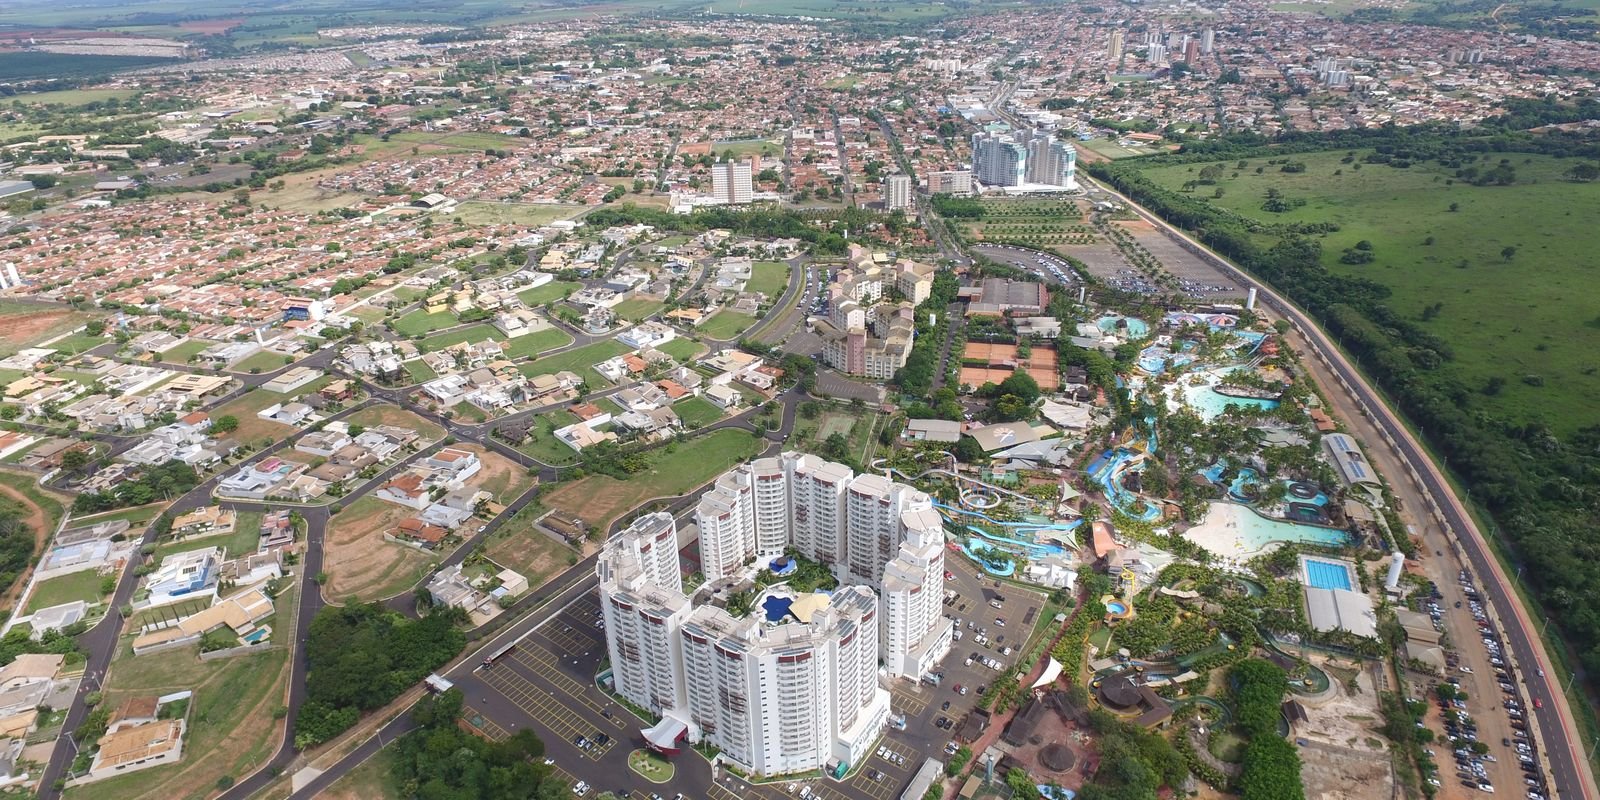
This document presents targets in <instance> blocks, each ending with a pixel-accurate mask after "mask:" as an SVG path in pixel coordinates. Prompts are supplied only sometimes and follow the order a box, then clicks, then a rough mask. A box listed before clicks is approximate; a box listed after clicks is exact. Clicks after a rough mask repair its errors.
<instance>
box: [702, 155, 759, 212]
mask: <svg viewBox="0 0 1600 800" xmlns="http://www.w3.org/2000/svg"><path fill="white" fill-rule="evenodd" d="M711 196H712V197H715V198H716V199H718V200H721V201H722V202H724V203H728V204H730V205H742V204H746V203H749V202H750V201H751V200H752V199H753V198H754V196H755V184H754V182H753V181H752V173H751V171H750V162H749V161H743V160H740V161H718V162H717V163H715V164H712V165H711Z"/></svg>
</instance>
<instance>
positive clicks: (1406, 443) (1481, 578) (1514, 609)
mask: <svg viewBox="0 0 1600 800" xmlns="http://www.w3.org/2000/svg"><path fill="white" fill-rule="evenodd" d="M1096 185H1097V186H1099V184H1096ZM1100 188H1101V189H1103V190H1105V191H1107V192H1108V193H1110V194H1114V195H1116V196H1117V197H1119V198H1121V199H1122V200H1123V202H1125V203H1127V204H1128V206H1129V208H1132V209H1133V210H1134V211H1135V212H1136V213H1138V214H1139V215H1140V216H1141V217H1144V218H1145V219H1146V220H1147V221H1149V222H1151V223H1152V224H1154V225H1156V226H1157V228H1158V229H1160V230H1162V231H1163V232H1165V233H1166V234H1167V235H1168V236H1169V237H1173V238H1175V240H1177V241H1179V242H1180V243H1181V244H1183V246H1184V247H1185V248H1186V249H1188V250H1189V251H1190V252H1192V253H1195V254H1196V255H1199V256H1200V257H1202V258H1205V259H1207V260H1208V261H1210V262H1211V263H1212V265H1213V266H1215V267H1217V268H1218V269H1219V270H1221V271H1222V272H1223V273H1224V274H1226V275H1228V276H1229V277H1231V278H1233V279H1234V280H1236V281H1238V282H1239V285H1240V286H1245V287H1250V286H1254V287H1256V289H1257V293H1258V298H1259V301H1260V302H1261V303H1262V304H1264V305H1266V306H1267V307H1269V308H1271V309H1272V310H1273V311H1274V312H1276V313H1277V314H1279V315H1280V316H1282V317H1284V318H1285V319H1288V320H1289V321H1290V322H1292V323H1293V324H1294V325H1295V328H1296V331H1297V332H1298V333H1299V334H1300V335H1301V336H1303V337H1304V338H1305V339H1306V340H1307V342H1308V343H1310V344H1311V345H1312V346H1313V347H1314V348H1315V350H1316V351H1317V353H1318V355H1319V356H1320V361H1307V363H1308V364H1309V365H1311V366H1312V367H1313V368H1318V367H1321V368H1323V369H1325V370H1326V371H1329V372H1331V373H1332V375H1333V376H1334V377H1335V378H1336V379H1337V380H1338V382H1339V385H1340V387H1341V388H1343V389H1344V390H1345V391H1346V392H1347V393H1348V394H1349V395H1351V396H1352V397H1353V398H1354V399H1355V400H1356V401H1357V403H1358V404H1359V405H1360V407H1361V409H1362V410H1363V411H1364V412H1365V415H1366V418H1367V419H1368V420H1370V421H1371V422H1372V423H1373V424H1374V425H1375V426H1377V427H1378V428H1379V429H1380V430H1381V432H1382V436H1383V441H1384V442H1386V443H1388V444H1389V446H1390V447H1391V448H1393V449H1394V451H1395V452H1396V453H1397V454H1398V455H1399V456H1400V458H1401V459H1402V460H1403V461H1404V463H1405V464H1406V466H1407V467H1408V470H1409V477H1410V479H1411V480H1412V481H1414V482H1415V483H1416V484H1417V485H1418V486H1419V487H1420V488H1422V489H1423V490H1425V492H1426V495H1427V499H1428V501H1429V504H1428V505H1429V510H1430V511H1431V512H1432V514H1433V516H1434V517H1435V518H1436V519H1437V520H1438V521H1439V522H1440V523H1441V524H1442V525H1443V527H1444V533H1445V534H1446V536H1447V537H1448V538H1449V540H1450V541H1451V543H1452V544H1453V545H1454V546H1457V547H1459V548H1460V552H1461V554H1462V556H1463V557H1464V558H1465V559H1466V560H1467V562H1468V563H1469V564H1470V565H1471V569H1472V572H1473V574H1474V576H1475V577H1476V578H1477V579H1478V582H1479V587H1480V589H1481V590H1482V591H1483V592H1484V593H1485V594H1486V595H1487V597H1488V598H1489V600H1490V602H1491V603H1492V604H1493V607H1494V608H1496V609H1497V610H1498V612H1499V618H1500V622H1501V625H1502V628H1503V633H1504V634H1505V640H1506V647H1507V648H1508V650H1509V652H1510V653H1511V654H1512V656H1513V657H1514V658H1515V662H1514V663H1515V664H1517V665H1518V666H1519V667H1520V668H1521V670H1522V672H1523V679H1524V681H1525V689H1526V691H1527V693H1528V695H1529V697H1530V699H1531V700H1532V701H1534V707H1533V708H1532V709H1530V710H1531V712H1532V714H1533V717H1534V719H1535V720H1536V721H1537V724H1538V729H1539V732H1540V735H1541V736H1542V738H1543V741H1542V744H1543V745H1544V752H1545V754H1546V756H1547V758H1548V759H1549V763H1550V777H1551V780H1552V782H1553V783H1554V785H1555V792H1556V796H1558V797H1562V798H1567V800H1577V799H1578V798H1583V799H1584V800H1593V798H1595V797H1596V796H1597V793H1596V790H1595V781H1594V775H1593V771H1592V769H1591V767H1590V765H1589V762H1588V759H1587V758H1586V757H1585V754H1584V752H1583V745H1582V744H1581V742H1580V741H1579V739H1578V734H1577V726H1576V725H1575V724H1574V722H1573V716H1572V711H1571V708H1570V707H1569V706H1568V705H1567V699H1566V695H1565V694H1564V693H1562V692H1561V691H1560V689H1559V687H1558V686H1556V685H1555V684H1554V683H1553V681H1555V680H1559V678H1556V677H1554V675H1555V673H1554V671H1553V668H1552V667H1551V661H1550V659H1549V658H1548V656H1547V655H1546V654H1545V652H1544V642H1543V641H1542V640H1541V639H1540V638H1539V637H1538V636H1537V635H1536V633H1535V631H1534V627H1533V623H1532V618H1531V617H1530V615H1529V612H1528V610H1527V609H1525V608H1524V607H1523V605H1522V601H1521V599H1520V598H1519V597H1518V596H1517V595H1516V593H1515V592H1514V591H1512V589H1511V588H1510V581H1509V580H1508V578H1507V576H1506V574H1505V572H1504V571H1503V570H1502V569H1501V567H1500V563H1499V561H1498V560H1497V559H1496V558H1495V557H1494V555H1493V554H1492V553H1491V552H1490V549H1489V545H1488V543H1487V541H1486V540H1485V538H1484V535H1483V533H1482V532H1481V531H1480V530H1478V527H1477V525H1476V524H1475V523H1474V521H1473V519H1472V517H1471V515H1470V514H1468V513H1467V510H1466V507H1465V505H1464V504H1462V502H1461V500H1460V498H1458V497H1457V496H1456V494H1455V492H1454V491H1453V489H1452V487H1451V486H1450V485H1449V482H1448V481H1446V480H1445V477H1444V475H1443V474H1442V472H1441V471H1440V469H1439V467H1438V466H1437V465H1436V464H1435V463H1434V461H1433V459H1432V458H1431V457H1429V455H1428V453H1427V452H1426V451H1425V450H1424V448H1423V447H1422V445H1421V444H1420V443H1419V442H1418V441H1417V440H1416V438H1415V437H1414V436H1412V434H1411V431H1410V430H1409V429H1407V428H1406V426H1405V425H1404V424H1402V423H1401V421H1400V419H1399V416H1398V415H1397V414H1396V413H1395V412H1394V411H1393V410H1392V409H1391V408H1390V407H1389V406H1388V404H1387V403H1386V402H1385V401H1384V399H1383V398H1382V397H1381V396H1380V395H1379V393H1378V392H1377V391H1376V390H1374V389H1373V388H1372V386H1371V385H1370V384H1368V383H1367V381H1366V378H1365V377H1364V376H1363V375H1362V374H1361V373H1360V372H1359V371H1358V370H1357V369H1356V368H1355V367H1354V366H1353V365H1352V364H1351V363H1350V362H1349V361H1348V360H1347V359H1346V358H1345V356H1344V354H1343V353H1342V352H1340V350H1339V348H1338V347H1337V346H1335V344H1334V343H1333V341H1332V340H1330V339H1329V338H1328V336H1327V335H1326V334H1325V333H1323V332H1322V330H1321V329H1320V328H1318V327H1317V325H1316V323H1315V322H1314V321H1312V319H1311V317H1310V316H1309V315H1308V314H1306V313H1305V312H1303V311H1301V310H1300V309H1299V308H1298V307H1297V306H1295V305H1293V304H1292V303H1290V302H1289V301H1288V300H1286V299H1285V298H1283V297H1282V296H1280V295H1279V294H1277V293H1276V292H1274V291H1273V290H1272V289H1271V288H1269V287H1267V286H1266V285H1263V284H1261V283H1260V282H1258V281H1255V280H1254V279H1252V278H1250V277H1249V276H1247V275H1245V274H1244V273H1243V272H1241V271H1239V270H1238V269H1236V268H1235V267H1233V266H1232V265H1231V264H1228V263H1227V262H1226V261H1225V260H1223V259H1222V258H1221V257H1220V256H1218V255H1217V254H1216V253H1214V252H1212V251H1211V250H1210V249H1208V248H1206V247H1204V246H1203V245H1201V244H1200V243H1198V242H1196V241H1195V240H1193V239H1192V238H1190V237H1189V236H1187V235H1186V234H1184V233H1183V232H1181V231H1178V230H1176V229H1175V228H1173V227H1172V226H1171V225H1168V224H1167V223H1166V222H1165V221H1163V220H1162V219H1161V218H1159V217H1157V216H1156V215H1154V214H1151V213H1150V212H1148V211H1146V210H1145V209H1143V208H1142V207H1140V206H1139V205H1137V204H1136V203H1134V202H1133V201H1131V200H1129V199H1128V198H1126V197H1123V196H1122V195H1120V194H1118V193H1116V192H1114V191H1112V190H1111V189H1109V188H1108V187H1104V186H1100ZM1365 444H1366V446H1367V447H1369V448H1371V447H1377V446H1378V445H1379V443H1378V442H1376V441H1366V442H1365ZM1389 479H1390V481H1391V483H1399V482H1400V481H1402V476H1400V475H1390V476H1389ZM1414 510H1415V511H1416V512H1418V513H1419V514H1420V513H1422V510H1423V509H1421V508H1417V509H1414ZM1537 613H1542V612H1537ZM1513 788H1515V787H1513Z"/></svg>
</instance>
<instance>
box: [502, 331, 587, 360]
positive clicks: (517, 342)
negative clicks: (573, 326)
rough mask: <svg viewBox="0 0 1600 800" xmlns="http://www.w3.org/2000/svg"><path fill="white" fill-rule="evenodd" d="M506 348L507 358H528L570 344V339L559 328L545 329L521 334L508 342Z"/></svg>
mask: <svg viewBox="0 0 1600 800" xmlns="http://www.w3.org/2000/svg"><path fill="white" fill-rule="evenodd" d="M509 341H510V344H508V345H507V346H506V357H507V358H529V357H531V356H536V355H538V354H540V353H543V352H546V351H548V350H555V349H556V348H558V347H566V346H567V345H569V344H572V337H571V336H570V335H568V334H567V332H566V331H564V330H561V329H560V328H547V329H545V330H542V331H536V332H534V333H528V334H523V335H522V336H518V337H516V338H515V339H511V340H509Z"/></svg>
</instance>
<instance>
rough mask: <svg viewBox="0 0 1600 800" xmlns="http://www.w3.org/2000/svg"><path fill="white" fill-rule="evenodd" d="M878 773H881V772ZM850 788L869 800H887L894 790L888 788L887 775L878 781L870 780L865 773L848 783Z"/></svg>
mask: <svg viewBox="0 0 1600 800" xmlns="http://www.w3.org/2000/svg"><path fill="white" fill-rule="evenodd" d="M878 771H879V772H882V771H883V770H878ZM850 786H851V787H852V788H854V789H855V790H856V791H857V792H859V793H860V794H863V795H866V796H867V797H868V798H871V800H889V795H891V794H893V793H894V790H893V789H891V788H889V776H887V775H885V776H884V777H883V778H881V779H879V780H872V779H870V778H868V777H867V776H866V774H865V773H862V774H861V775H857V776H856V779H855V780H853V781H851V782H850Z"/></svg>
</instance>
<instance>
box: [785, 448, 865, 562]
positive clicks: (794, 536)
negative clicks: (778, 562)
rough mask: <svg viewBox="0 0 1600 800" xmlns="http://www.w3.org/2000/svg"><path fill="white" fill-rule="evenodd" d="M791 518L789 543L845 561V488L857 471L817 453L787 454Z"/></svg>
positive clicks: (824, 558)
mask: <svg viewBox="0 0 1600 800" xmlns="http://www.w3.org/2000/svg"><path fill="white" fill-rule="evenodd" d="M782 458H783V468H784V475H785V477H787V478H788V484H789V486H788V489H789V502H790V508H791V518H792V520H793V522H792V524H791V526H790V528H789V538H790V542H791V543H792V544H793V545H794V547H795V549H797V550H799V551H800V552H801V553H803V554H805V556H806V557H807V558H810V559H812V560H814V561H820V562H822V563H824V564H830V565H831V564H843V563H844V560H845V550H844V535H843V531H844V490H845V487H846V486H848V485H849V484H850V479H851V478H853V477H855V473H853V472H851V471H850V468H849V467H847V466H845V465H843V464H838V463H835V462H832V461H824V460H822V459H821V458H818V457H817V456H814V455H809V454H807V455H801V454H798V453H784V454H783V456H782Z"/></svg>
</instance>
